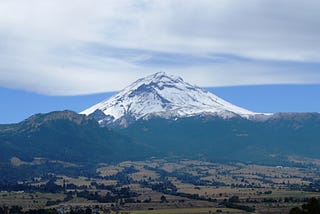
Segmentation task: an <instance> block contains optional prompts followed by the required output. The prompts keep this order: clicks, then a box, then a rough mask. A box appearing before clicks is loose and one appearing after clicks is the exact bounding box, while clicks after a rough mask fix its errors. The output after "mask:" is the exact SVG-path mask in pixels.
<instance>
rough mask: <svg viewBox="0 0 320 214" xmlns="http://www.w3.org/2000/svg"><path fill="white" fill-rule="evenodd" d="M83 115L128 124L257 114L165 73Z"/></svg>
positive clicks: (142, 82) (127, 89)
mask: <svg viewBox="0 0 320 214" xmlns="http://www.w3.org/2000/svg"><path fill="white" fill-rule="evenodd" d="M81 114H86V115H93V117H95V118H96V119H98V121H99V123H100V124H101V125H108V124H112V123H114V124H118V125H120V126H124V127H125V126H127V125H129V124H130V123H132V122H133V121H136V120H138V119H148V118H150V117H154V116H158V117H163V118H177V117H180V118H181V117H189V116H196V115H205V114H210V115H216V116H220V117H222V118H230V117H234V116H240V117H244V118H250V117H252V116H254V115H256V114H257V113H254V112H251V111H248V110H246V109H243V108H240V107H238V106H235V105H233V104H231V103H229V102H227V101H225V100H223V99H221V98H219V97H217V96H216V95H214V94H212V93H210V92H207V91H205V90H203V89H202V88H199V87H197V86H193V85H190V84H189V83H186V82H184V81H183V79H182V78H180V77H174V76H171V75H167V74H165V73H163V72H159V73H156V74H154V75H150V76H147V77H145V78H142V79H139V80H137V81H136V82H134V83H132V84H131V85H130V86H128V87H127V88H125V89H123V90H122V91H120V92H119V93H118V94H116V95H114V96H113V97H111V98H110V99H107V100H105V101H102V102H100V103H98V104H96V105H94V106H92V107H90V108H88V109H86V110H84V111H83V112H81Z"/></svg>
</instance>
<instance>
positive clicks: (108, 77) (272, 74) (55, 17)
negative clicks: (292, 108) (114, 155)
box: [0, 0, 320, 95]
mask: <svg viewBox="0 0 320 214" xmlns="http://www.w3.org/2000/svg"><path fill="white" fill-rule="evenodd" d="M319 9H320V2H319V1H316V0H310V1H307V2H302V1H298V0H293V1H292V0H284V1H281V2H279V1H276V0H261V1H255V0H244V1H236V0H214V1H212V0H199V1H193V0H190V1H187V2H185V1H180V0H176V1H167V0H163V1H156V0H154V1H144V0H141V1H129V0H123V1H102V0H93V1H84V0H82V1H76V2H66V1H62V0H56V1H49V0H42V1H39V0H31V1H28V2H22V1H18V0H10V1H9V0H7V1H6V0H5V1H1V2H0V86H3V87H8V88H17V89H23V90H28V91H33V92H37V93H42V94H49V95H78V94H90V93H98V92H106V91H114V90H119V89H121V88H123V87H124V86H126V85H128V84H129V83H130V82H132V81H134V80H136V79H137V78H139V77H142V76H145V75H149V74H152V73H155V72H158V71H165V72H167V73H169V74H173V75H179V76H182V77H183V78H184V79H186V80H187V81H189V82H191V83H194V84H196V85H199V86H231V85H232V86H235V85H258V84H314V83H316V84H317V83H320V71H319V64H320V42H319V38H320V29H319V28H317V27H316V26H320V14H319V13H318V11H319Z"/></svg>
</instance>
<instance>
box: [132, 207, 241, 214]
mask: <svg viewBox="0 0 320 214" xmlns="http://www.w3.org/2000/svg"><path fill="white" fill-rule="evenodd" d="M217 210H220V211H222V212H223V213H244V211H241V210H237V209H229V208H181V209H161V210H133V211H129V212H127V213H128V214H202V213H206V214H208V213H216V212H217Z"/></svg>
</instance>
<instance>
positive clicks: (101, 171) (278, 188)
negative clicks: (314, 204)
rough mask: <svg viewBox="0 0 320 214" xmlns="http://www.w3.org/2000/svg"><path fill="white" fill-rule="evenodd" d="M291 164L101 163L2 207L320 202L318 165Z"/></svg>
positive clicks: (142, 209)
mask: <svg viewBox="0 0 320 214" xmlns="http://www.w3.org/2000/svg"><path fill="white" fill-rule="evenodd" d="M291 163H292V164H291V166H265V165H257V164H244V163H236V162H234V163H225V164H222V163H211V162H206V161H196V160H186V159H150V160H146V161H126V162H121V163H118V164H113V165H110V164H100V165H99V167H97V169H96V175H93V176H70V175H66V174H55V173H51V174H50V176H48V175H46V176H44V177H41V176H40V177H34V178H33V179H30V180H28V181H23V182H22V181H21V182H20V183H19V184H16V186H10V185H7V189H6V186H5V185H2V186H1V190H2V192H1V193H0V207H2V209H10V207H11V208H12V207H13V206H18V207H15V208H16V209H20V208H21V209H22V210H23V211H28V210H35V209H50V208H52V209H55V210H56V211H57V212H58V213H67V212H70V211H71V210H74V211H75V210H78V211H80V210H83V211H85V210H86V209H90V210H91V211H93V212H98V211H99V212H102V213H103V212H104V213H112V212H119V213H127V214H129V213H132V214H144V213H151V214H152V213H153V214H158V213H159V214H161V213H169V214H170V213H172V214H173V213H177V214H180V213H190V214H191V213H216V212H219V213H220V212H222V213H239V212H240V213H241V212H255V213H288V212H289V210H290V209H291V208H292V207H295V206H301V204H303V203H306V202H307V201H308V200H309V199H310V198H312V197H315V198H319V197H320V171H319V168H320V164H319V162H318V161H317V160H298V159H296V158H291ZM10 188H11V189H10ZM0 211H1V210H0Z"/></svg>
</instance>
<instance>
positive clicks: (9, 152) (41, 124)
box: [0, 111, 144, 163]
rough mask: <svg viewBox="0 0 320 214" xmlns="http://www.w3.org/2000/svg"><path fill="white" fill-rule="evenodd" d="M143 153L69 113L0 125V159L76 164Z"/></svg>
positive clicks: (56, 113)
mask: <svg viewBox="0 0 320 214" xmlns="http://www.w3.org/2000/svg"><path fill="white" fill-rule="evenodd" d="M135 150H142V151H143V150H144V148H143V147H142V146H141V145H138V144H134V143H133V142H132V141H131V140H130V139H129V138H127V137H124V136H122V135H120V134H117V133H115V132H113V131H110V130H108V129H106V128H101V127H100V126H99V124H98V123H97V122H96V121H95V120H93V119H90V118H88V117H86V116H84V115H79V114H76V113H75V112H71V111H62V112H51V113H48V114H36V115H34V116H32V117H30V118H28V119H26V120H24V121H22V122H21V123H17V124H10V125H1V126H0V160H2V161H8V160H9V159H10V158H11V157H18V158H20V159H23V160H32V159H33V158H35V157H42V158H47V159H51V160H61V161H68V162H77V163H90V162H91V163H92V162H100V161H102V162H109V161H114V160H124V159H126V160H127V159H131V158H133V159H135V158H136V157H135V156H134V154H137V153H135V152H134V151H135Z"/></svg>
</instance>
